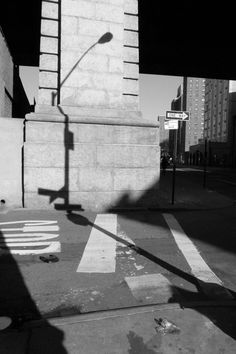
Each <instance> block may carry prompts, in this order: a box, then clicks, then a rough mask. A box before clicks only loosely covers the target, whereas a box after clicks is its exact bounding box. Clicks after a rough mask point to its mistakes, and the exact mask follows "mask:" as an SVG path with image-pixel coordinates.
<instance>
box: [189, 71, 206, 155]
mask: <svg viewBox="0 0 236 354" xmlns="http://www.w3.org/2000/svg"><path fill="white" fill-rule="evenodd" d="M184 95H185V99H184V100H185V102H186V104H185V110H186V111H189V112H190V120H189V121H187V122H186V130H185V152H187V151H189V148H190V146H192V145H196V144H198V142H199V140H201V139H202V138H203V133H204V107H205V79H203V78H194V77H188V78H184Z"/></svg>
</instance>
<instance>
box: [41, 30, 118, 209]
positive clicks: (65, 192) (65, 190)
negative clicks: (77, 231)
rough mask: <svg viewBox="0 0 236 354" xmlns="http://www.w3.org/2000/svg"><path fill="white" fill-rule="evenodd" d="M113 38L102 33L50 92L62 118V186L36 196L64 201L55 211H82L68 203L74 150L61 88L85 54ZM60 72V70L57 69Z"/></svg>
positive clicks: (45, 190) (50, 200) (42, 189)
mask: <svg viewBox="0 0 236 354" xmlns="http://www.w3.org/2000/svg"><path fill="white" fill-rule="evenodd" d="M112 38H113V35H112V33H110V32H106V33H104V34H103V35H102V36H101V37H100V38H99V40H98V41H97V42H95V43H94V44H93V45H91V46H90V47H89V48H88V49H87V50H86V51H85V52H84V54H83V55H82V56H81V57H80V58H79V59H78V60H77V62H76V63H75V64H74V66H73V67H72V68H71V70H70V71H69V72H68V74H67V75H66V77H65V78H64V79H63V80H62V82H61V84H60V86H59V88H58V92H57V93H55V92H52V106H55V104H56V103H57V109H58V111H59V113H60V114H61V115H63V116H64V126H65V128H64V146H65V158H64V186H63V187H62V188H61V189H60V190H59V191H53V190H49V189H44V188H39V189H38V194H40V195H46V196H49V203H50V204H51V203H52V202H53V201H54V200H56V199H57V198H61V199H64V203H63V204H54V206H55V209H57V210H60V209H61V210H83V209H82V206H81V205H80V204H78V205H77V204H71V203H70V201H69V166H70V161H69V158H70V157H69V151H70V150H74V141H73V140H74V139H73V133H72V132H71V131H70V130H69V117H68V115H67V114H66V113H65V112H64V111H63V109H62V107H61V106H60V105H59V104H60V90H61V88H62V86H63V85H64V84H65V82H66V80H67V79H68V78H69V76H70V75H71V74H72V73H73V71H74V70H75V69H76V67H77V66H78V65H79V63H80V62H81V60H82V59H83V58H84V57H85V56H86V54H87V53H88V52H89V51H90V50H91V49H92V48H94V47H95V46H96V45H97V44H104V43H107V42H110V41H111V40H112ZM59 71H60V68H59ZM56 100H57V102H56Z"/></svg>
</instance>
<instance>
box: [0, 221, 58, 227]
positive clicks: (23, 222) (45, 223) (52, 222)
mask: <svg viewBox="0 0 236 354" xmlns="http://www.w3.org/2000/svg"><path fill="white" fill-rule="evenodd" d="M32 223H33V225H35V226H36V225H50V224H56V223H57V220H18V221H5V222H0V225H14V224H25V225H27V226H30V225H32Z"/></svg>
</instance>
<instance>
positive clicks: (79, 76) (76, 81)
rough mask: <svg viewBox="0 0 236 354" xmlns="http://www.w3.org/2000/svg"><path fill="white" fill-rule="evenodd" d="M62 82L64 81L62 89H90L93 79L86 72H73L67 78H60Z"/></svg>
mask: <svg viewBox="0 0 236 354" xmlns="http://www.w3.org/2000/svg"><path fill="white" fill-rule="evenodd" d="M61 79H62V81H64V84H63V86H64V87H74V88H77V87H78V88H80V89H86V88H92V87H93V78H92V76H91V75H89V74H88V73H86V72H82V71H73V72H71V74H70V75H69V76H68V74H66V76H62V77H61Z"/></svg>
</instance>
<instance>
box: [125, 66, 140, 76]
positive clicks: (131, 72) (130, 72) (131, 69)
mask: <svg viewBox="0 0 236 354" xmlns="http://www.w3.org/2000/svg"><path fill="white" fill-rule="evenodd" d="M124 77H125V78H134V79H138V78H139V66H138V64H136V63H124Z"/></svg>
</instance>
